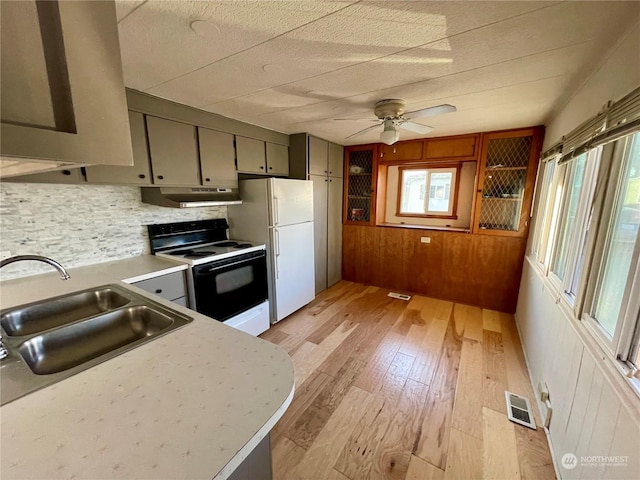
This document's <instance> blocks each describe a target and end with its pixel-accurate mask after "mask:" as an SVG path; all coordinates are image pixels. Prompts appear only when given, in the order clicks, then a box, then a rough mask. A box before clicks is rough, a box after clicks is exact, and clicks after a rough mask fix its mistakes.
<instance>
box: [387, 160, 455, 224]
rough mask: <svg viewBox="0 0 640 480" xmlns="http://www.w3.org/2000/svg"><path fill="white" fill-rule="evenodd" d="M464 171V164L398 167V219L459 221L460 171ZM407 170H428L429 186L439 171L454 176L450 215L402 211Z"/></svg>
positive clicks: (427, 190)
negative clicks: (431, 179) (432, 177)
mask: <svg viewBox="0 0 640 480" xmlns="http://www.w3.org/2000/svg"><path fill="white" fill-rule="evenodd" d="M461 169H462V163H460V162H456V163H447V164H443V163H438V164H433V163H416V164H411V165H399V166H398V194H397V199H396V216H397V217H410V218H411V217H412V218H439V219H449V220H457V218H458V213H457V212H458V193H459V188H460V170H461ZM407 170H426V172H427V184H430V178H431V174H432V173H439V172H438V171H439V170H445V171H446V172H447V173H452V174H453V177H454V178H453V179H452V181H451V189H450V191H449V204H450V206H451V208H450V212H451V213H450V214H449V212H447V213H446V214H444V215H439V214H434V213H429V212H428V211H427V212H426V213H404V212H402V210H401V206H402V194H403V189H402V186H403V178H404V172H405V171H407ZM428 186H429V185H426V186H425V205H428V198H429V189H428V188H427V187H428Z"/></svg>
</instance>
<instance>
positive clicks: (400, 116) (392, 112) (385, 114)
mask: <svg viewBox="0 0 640 480" xmlns="http://www.w3.org/2000/svg"><path fill="white" fill-rule="evenodd" d="M404 110H405V102H404V100H400V99H398V98H391V99H386V100H380V101H379V102H376V104H375V106H374V107H373V113H374V114H375V115H376V117H378V120H371V121H372V122H376V125H373V126H371V127H367V128H365V129H364V130H360V131H359V132H356V133H354V134H353V135H349V136H348V137H346V138H352V137H357V136H358V135H362V134H363V133H365V132H368V131H369V130H373V129H374V128H378V127H379V126H380V125H382V126H383V127H384V129H383V131H382V132H381V133H380V141H381V142H382V143H386V144H387V145H393V144H394V143H396V142H397V141H398V140H399V139H400V133H399V132H398V128H403V129H405V130H409V131H411V132H416V133H421V134H426V133H429V132H430V131H431V130H433V127H429V126H427V125H422V124H420V123H416V122H412V120H413V119H415V118H422V117H430V116H433V115H441V114H443V113H451V112H455V111H456V110H457V109H456V107H454V106H453V105H449V104H447V103H445V104H443V105H437V106H435V107H429V108H423V109H421V110H415V111H413V112H407V113H405V111H404ZM335 120H368V119H350V118H336V119H335Z"/></svg>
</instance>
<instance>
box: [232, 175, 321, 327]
mask: <svg viewBox="0 0 640 480" xmlns="http://www.w3.org/2000/svg"><path fill="white" fill-rule="evenodd" d="M240 198H242V205H230V206H229V207H228V212H229V224H230V228H229V234H230V238H232V239H236V240H247V241H252V242H260V243H264V244H265V245H266V246H267V260H268V261H267V267H268V271H269V275H268V279H269V303H270V307H271V312H270V317H271V323H276V322H279V321H280V320H282V319H283V318H285V317H287V316H288V315H291V314H292V313H293V312H295V311H296V310H298V309H299V308H301V307H303V306H305V305H306V304H307V303H309V302H310V301H311V300H313V299H314V298H315V271H314V249H313V183H312V182H310V181H307V180H290V179H284V178H260V179H251V180H242V181H240Z"/></svg>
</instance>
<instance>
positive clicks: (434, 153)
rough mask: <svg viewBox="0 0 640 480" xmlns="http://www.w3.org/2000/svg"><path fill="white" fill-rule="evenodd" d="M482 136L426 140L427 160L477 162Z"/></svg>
mask: <svg viewBox="0 0 640 480" xmlns="http://www.w3.org/2000/svg"><path fill="white" fill-rule="evenodd" d="M479 142H480V135H478V134H475V135H461V136H458V137H448V138H428V139H427V140H425V143H426V150H425V156H424V158H425V159H426V160H438V159H444V160H446V161H451V160H452V159H455V160H475V159H476V158H478V146H479Z"/></svg>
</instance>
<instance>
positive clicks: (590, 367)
mask: <svg viewBox="0 0 640 480" xmlns="http://www.w3.org/2000/svg"><path fill="white" fill-rule="evenodd" d="M595 368H596V364H595V362H594V361H593V359H592V357H591V355H584V356H583V359H582V365H581V366H580V373H579V375H578V383H577V384H576V391H575V395H574V399H573V404H572V405H571V413H570V415H569V421H568V422H567V428H566V429H565V433H564V438H563V439H562V443H560V442H558V443H559V445H558V447H560V448H558V450H559V451H561V452H575V451H576V450H577V448H578V442H579V441H580V433H581V432H582V426H583V424H584V420H585V418H586V417H587V409H588V408H589V403H590V402H591V399H590V396H589V394H590V391H591V387H592V384H593V382H594V375H595ZM516 393H517V392H516ZM591 407H592V408H593V405H591Z"/></svg>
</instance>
